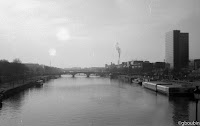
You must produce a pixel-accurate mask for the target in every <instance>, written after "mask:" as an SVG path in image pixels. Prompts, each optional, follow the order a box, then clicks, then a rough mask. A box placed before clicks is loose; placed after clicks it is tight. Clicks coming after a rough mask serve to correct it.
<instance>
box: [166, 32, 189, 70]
mask: <svg viewBox="0 0 200 126" xmlns="http://www.w3.org/2000/svg"><path fill="white" fill-rule="evenodd" d="M188 61H189V33H181V32H180V31H179V30H173V31H170V32H167V33H166V38H165V62H166V63H169V64H170V68H172V69H178V70H179V69H181V68H185V67H188Z"/></svg>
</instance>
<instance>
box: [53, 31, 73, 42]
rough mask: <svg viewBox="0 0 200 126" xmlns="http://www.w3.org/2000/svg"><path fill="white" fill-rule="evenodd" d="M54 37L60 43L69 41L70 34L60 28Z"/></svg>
mask: <svg viewBox="0 0 200 126" xmlns="http://www.w3.org/2000/svg"><path fill="white" fill-rule="evenodd" d="M56 37H57V39H58V40H60V41H66V40H69V39H70V33H69V30H68V29H67V28H60V29H58V32H57V34H56Z"/></svg>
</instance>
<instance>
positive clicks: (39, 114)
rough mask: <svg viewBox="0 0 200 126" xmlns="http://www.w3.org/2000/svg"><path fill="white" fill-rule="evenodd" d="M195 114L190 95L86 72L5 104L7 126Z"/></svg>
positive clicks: (161, 120)
mask: <svg viewBox="0 0 200 126" xmlns="http://www.w3.org/2000/svg"><path fill="white" fill-rule="evenodd" d="M198 107H199V108H200V105H199V106H198ZM199 116H200V114H199ZM195 117H196V116H195V102H194V101H192V100H191V99H190V98H168V97H167V96H164V95H161V94H156V93H155V92H152V91H150V90H147V89H144V88H143V87H141V86H139V85H136V84H131V85H130V84H128V83H124V82H121V81H118V80H110V79H109V78H101V77H89V78H86V77H85V76H76V77H75V78H72V77H71V76H62V77H61V78H59V79H55V80H50V81H48V82H46V83H44V85H43V87H40V88H30V89H27V90H25V91H23V92H20V93H18V94H16V95H14V96H12V97H9V98H8V99H5V100H4V101H3V103H2V105H1V106H0V125H1V126H178V121H193V120H195ZM199 119H200V118H199Z"/></svg>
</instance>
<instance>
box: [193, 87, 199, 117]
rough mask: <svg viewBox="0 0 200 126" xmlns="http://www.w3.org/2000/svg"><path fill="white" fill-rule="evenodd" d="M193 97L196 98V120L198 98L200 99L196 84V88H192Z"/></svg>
mask: <svg viewBox="0 0 200 126" xmlns="http://www.w3.org/2000/svg"><path fill="white" fill-rule="evenodd" d="M194 98H195V100H196V121H197V119H198V100H200V90H199V86H196V89H194Z"/></svg>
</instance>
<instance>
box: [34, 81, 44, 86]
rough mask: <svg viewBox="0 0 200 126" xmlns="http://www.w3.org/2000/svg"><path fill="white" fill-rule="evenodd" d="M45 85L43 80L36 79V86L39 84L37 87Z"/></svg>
mask: <svg viewBox="0 0 200 126" xmlns="http://www.w3.org/2000/svg"><path fill="white" fill-rule="evenodd" d="M42 85H43V80H38V81H36V83H35V86H37V87H40V86H42Z"/></svg>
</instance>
